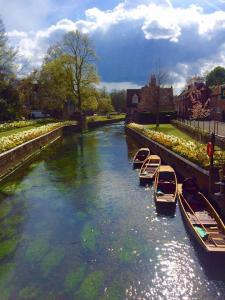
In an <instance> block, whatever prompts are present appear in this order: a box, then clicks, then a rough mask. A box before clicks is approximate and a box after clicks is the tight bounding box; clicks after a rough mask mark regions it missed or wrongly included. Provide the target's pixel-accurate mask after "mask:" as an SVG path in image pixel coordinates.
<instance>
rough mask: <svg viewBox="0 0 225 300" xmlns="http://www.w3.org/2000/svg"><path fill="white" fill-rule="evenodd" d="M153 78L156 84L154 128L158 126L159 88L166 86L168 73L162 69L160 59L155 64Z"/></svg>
mask: <svg viewBox="0 0 225 300" xmlns="http://www.w3.org/2000/svg"><path fill="white" fill-rule="evenodd" d="M154 73H155V77H156V83H157V92H156V95H154V96H155V101H156V128H158V127H159V125H160V117H159V115H160V99H161V88H162V87H163V86H165V85H166V84H168V81H169V77H170V76H169V72H168V71H167V70H165V69H163V68H162V65H161V61H160V59H158V60H157V62H156V64H155V72H154Z"/></svg>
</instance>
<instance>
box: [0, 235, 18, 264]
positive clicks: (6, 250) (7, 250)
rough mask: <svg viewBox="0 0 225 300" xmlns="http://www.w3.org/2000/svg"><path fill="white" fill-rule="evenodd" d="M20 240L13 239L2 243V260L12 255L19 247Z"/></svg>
mask: <svg viewBox="0 0 225 300" xmlns="http://www.w3.org/2000/svg"><path fill="white" fill-rule="evenodd" d="M18 242H19V241H18V240H16V239H11V240H6V241H3V242H1V243H0V259H3V258H5V257H6V256H8V255H10V254H12V253H13V252H14V250H15V249H16V246H17V245H18Z"/></svg>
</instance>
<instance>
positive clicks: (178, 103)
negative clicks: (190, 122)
mask: <svg viewBox="0 0 225 300" xmlns="http://www.w3.org/2000/svg"><path fill="white" fill-rule="evenodd" d="M174 105H175V110H176V112H177V115H178V116H180V117H183V118H188V119H192V118H193V119H195V118H196V117H195V114H194V110H195V107H197V106H199V107H200V109H199V111H197V114H198V115H199V119H204V118H209V119H215V120H219V121H222V120H223V121H224V120H225V85H217V86H213V87H207V86H206V85H205V83H204V82H193V83H192V84H191V85H188V86H187V88H186V89H185V90H183V91H182V93H181V94H180V95H179V96H177V97H175V98H174ZM196 105H197V106H196ZM204 112H205V113H204Z"/></svg>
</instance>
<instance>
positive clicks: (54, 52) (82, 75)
mask: <svg viewBox="0 0 225 300" xmlns="http://www.w3.org/2000/svg"><path fill="white" fill-rule="evenodd" d="M95 58H96V55H95V51H94V48H93V46H92V45H91V42H90V40H89V37H88V35H87V34H83V33H81V32H79V31H77V30H76V31H71V32H68V33H66V34H65V35H64V37H63V40H62V41H61V42H58V43H57V44H56V45H55V46H53V47H51V49H50V50H49V51H48V57H47V58H46V61H47V62H48V63H47V64H49V62H50V63H51V62H52V61H57V60H58V59H60V61H61V68H62V70H63V74H61V75H62V76H61V78H60V79H61V81H65V82H66V83H67V84H68V87H69V89H68V90H67V91H69V92H70V93H71V94H72V95H73V97H72V98H73V100H74V101H75V102H76V108H77V111H79V112H83V111H86V110H89V109H90V107H88V105H87V103H89V104H90V106H93V103H95V101H94V98H93V97H89V96H88V97H86V93H87V92H89V89H93V87H94V84H96V83H98V81H99V78H98V75H97V72H96V68H95V65H94V64H93V61H94V60H95ZM62 79H63V80H62ZM88 100H89V101H90V102H89V101H88ZM84 101H86V102H87V103H84ZM95 106H96V105H95Z"/></svg>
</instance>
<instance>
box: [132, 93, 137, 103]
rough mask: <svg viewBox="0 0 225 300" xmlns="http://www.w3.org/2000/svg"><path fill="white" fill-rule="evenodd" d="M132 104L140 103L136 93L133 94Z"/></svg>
mask: <svg viewBox="0 0 225 300" xmlns="http://www.w3.org/2000/svg"><path fill="white" fill-rule="evenodd" d="M132 104H138V96H137V95H136V94H134V95H133V96H132Z"/></svg>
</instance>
